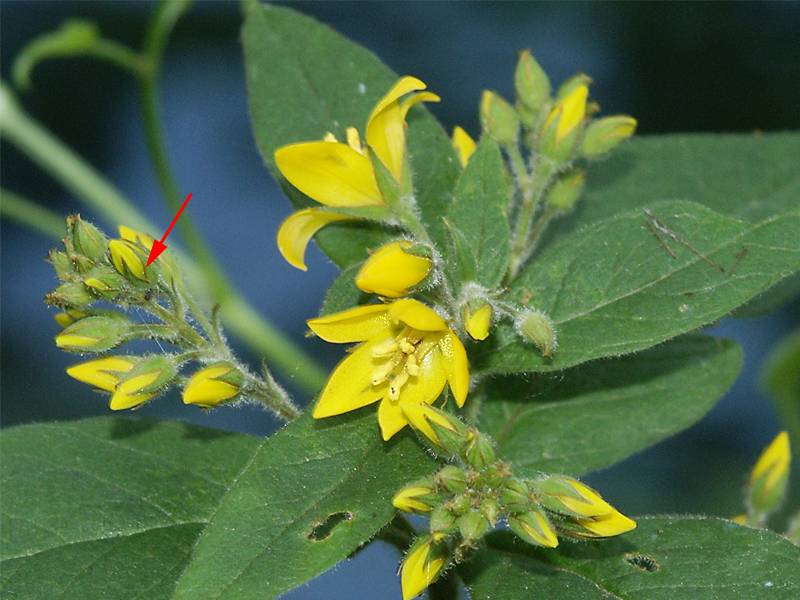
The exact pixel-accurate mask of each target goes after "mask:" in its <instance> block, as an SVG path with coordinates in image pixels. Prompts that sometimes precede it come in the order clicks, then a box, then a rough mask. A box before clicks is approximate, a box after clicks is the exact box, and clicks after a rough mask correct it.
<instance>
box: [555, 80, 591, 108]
mask: <svg viewBox="0 0 800 600" xmlns="http://www.w3.org/2000/svg"><path fill="white" fill-rule="evenodd" d="M591 84H592V78H591V77H589V76H588V75H587V74H586V73H577V74H575V75H573V76H572V77H570V78H569V79H567V80H566V81H564V83H562V84H561V85H560V86H558V90H557V91H556V102H560V101H561V100H563V99H564V98H566V97H567V96H569V95H570V94H571V93H572V92H574V91H575V89H576V88H579V87H581V86H584V87H587V88H588V87H589V86H590V85H591Z"/></svg>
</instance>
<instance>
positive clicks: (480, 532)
mask: <svg viewBox="0 0 800 600" xmlns="http://www.w3.org/2000/svg"><path fill="white" fill-rule="evenodd" d="M409 416H410V417H411V424H412V426H413V427H414V428H415V429H417V430H418V431H419V432H420V433H422V434H423V435H424V436H425V437H426V438H427V440H428V441H429V442H430V443H431V444H432V445H433V448H434V449H435V450H436V451H437V452H438V453H440V454H443V455H445V456H446V457H447V458H448V460H449V461H450V462H449V463H448V464H447V465H445V466H444V467H442V468H441V469H440V470H439V471H437V472H436V473H435V474H434V475H432V476H431V477H427V478H424V479H421V480H418V481H414V482H412V483H410V484H408V485H407V486H405V487H404V488H402V489H401V490H400V491H398V492H397V493H396V494H395V496H394V499H393V503H394V505H395V507H396V508H397V509H399V510H401V511H403V512H409V513H416V514H424V515H427V516H428V517H429V519H430V521H429V533H427V534H424V535H421V536H419V537H418V538H417V540H416V541H415V542H414V544H413V545H412V547H411V549H410V550H409V552H408V554H407V556H406V558H405V560H404V561H403V566H402V576H401V584H402V587H403V597H404V598H405V599H406V600H407V599H409V598H413V597H414V596H416V595H417V594H419V593H420V592H422V590H424V589H425V588H426V587H428V586H429V585H430V584H431V583H432V582H433V581H435V580H436V578H437V577H438V576H439V575H440V574H441V572H442V571H443V570H444V569H445V568H446V567H447V566H448V565H449V564H456V563H458V562H460V561H461V560H462V559H463V558H464V556H465V555H466V553H467V552H469V551H470V550H472V549H474V548H476V547H477V545H478V543H479V541H480V539H481V538H482V537H483V536H484V535H485V534H486V533H488V532H489V531H490V530H491V529H492V528H494V527H495V526H496V525H497V524H498V523H499V522H505V523H506V524H507V525H508V527H509V528H510V529H511V530H512V531H513V532H514V533H515V534H516V535H517V536H518V537H519V538H520V539H522V540H524V541H525V542H527V543H529V544H532V545H534V546H540V547H545V548H555V547H556V546H558V543H559V536H561V537H566V538H572V539H579V540H580V539H596V538H606V537H611V536H615V535H620V534H622V533H626V532H628V531H630V530H632V529H633V528H635V527H636V523H635V522H634V521H632V520H631V519H629V518H628V517H626V516H625V515H623V514H622V513H620V512H619V511H618V510H616V509H615V508H614V507H613V506H611V505H610V504H608V502H606V501H605V500H603V498H602V497H601V496H600V494H598V493H597V492H596V491H595V490H593V489H592V488H590V487H589V486H587V485H586V484H584V483H581V482H580V481H578V480H576V479H573V478H572V477H568V476H566V475H550V474H544V473H542V474H540V475H539V476H537V477H535V478H532V479H521V478H518V477H515V476H514V474H513V472H512V467H511V465H509V464H507V463H504V462H502V461H501V460H498V458H497V456H496V452H495V448H494V444H493V442H492V440H491V439H490V438H489V437H488V436H486V435H485V434H483V433H481V432H480V431H478V430H477V429H475V428H474V427H467V426H466V425H465V424H464V423H462V422H461V421H460V420H459V419H457V418H456V417H454V416H453V415H449V414H447V413H445V412H443V411H440V410H437V409H435V408H433V407H430V406H425V407H422V408H420V409H417V410H416V411H413V412H412V413H410V415H409Z"/></svg>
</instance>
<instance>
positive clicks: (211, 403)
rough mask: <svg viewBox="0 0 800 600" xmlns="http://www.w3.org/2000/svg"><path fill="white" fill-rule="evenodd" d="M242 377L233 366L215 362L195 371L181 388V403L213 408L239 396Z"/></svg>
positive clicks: (242, 381)
mask: <svg viewBox="0 0 800 600" xmlns="http://www.w3.org/2000/svg"><path fill="white" fill-rule="evenodd" d="M243 383H244V376H243V375H242V373H241V371H239V369H237V368H236V366H235V365H233V364H232V363H229V362H224V361H223V362H217V363H214V364H211V365H208V366H207V367H204V368H202V369H200V370H199V371H197V372H196V373H195V374H194V375H192V378H191V379H189V382H188V383H187V384H186V386H185V387H184V388H183V403H184V404H196V405H197V406H201V407H203V408H213V407H215V406H217V405H218V404H220V403H222V402H225V401H226V400H230V399H231V398H234V397H236V395H237V394H239V391H240V389H241V387H242V384H243Z"/></svg>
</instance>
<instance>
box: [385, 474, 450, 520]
mask: <svg viewBox="0 0 800 600" xmlns="http://www.w3.org/2000/svg"><path fill="white" fill-rule="evenodd" d="M438 499H439V496H438V495H437V494H436V490H435V489H434V486H433V481H431V480H430V479H420V480H419V481H415V482H414V483H410V484H408V485H407V486H405V487H403V488H401V489H400V490H399V491H398V492H397V493H396V494H395V495H394V498H392V504H393V505H394V507H395V508H396V509H397V510H402V511H403V512H413V513H426V512H430V511H432V510H433V509H434V507H435V506H436V505H437V501H438Z"/></svg>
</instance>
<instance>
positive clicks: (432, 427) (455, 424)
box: [402, 404, 466, 453]
mask: <svg viewBox="0 0 800 600" xmlns="http://www.w3.org/2000/svg"><path fill="white" fill-rule="evenodd" d="M402 410H403V414H404V415H405V417H406V419H408V422H409V423H410V424H411V426H412V427H413V428H414V429H415V430H416V431H417V432H419V433H421V434H423V435H424V436H425V437H426V438H428V439H429V440H430V441H431V442H433V443H434V444H435V445H437V446H438V447H440V448H442V449H444V450H447V451H448V452H451V453H456V452H458V451H459V450H460V449H461V448H462V447H463V445H464V440H465V437H464V436H465V434H466V431H465V428H464V425H463V423H461V421H460V420H459V419H458V418H457V417H454V416H453V415H450V414H448V413H446V412H444V411H442V410H439V409H437V408H433V407H432V406H430V405H428V404H404V405H402Z"/></svg>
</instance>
